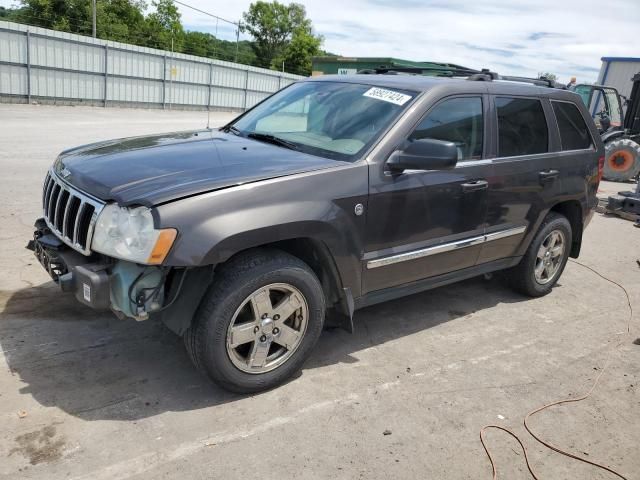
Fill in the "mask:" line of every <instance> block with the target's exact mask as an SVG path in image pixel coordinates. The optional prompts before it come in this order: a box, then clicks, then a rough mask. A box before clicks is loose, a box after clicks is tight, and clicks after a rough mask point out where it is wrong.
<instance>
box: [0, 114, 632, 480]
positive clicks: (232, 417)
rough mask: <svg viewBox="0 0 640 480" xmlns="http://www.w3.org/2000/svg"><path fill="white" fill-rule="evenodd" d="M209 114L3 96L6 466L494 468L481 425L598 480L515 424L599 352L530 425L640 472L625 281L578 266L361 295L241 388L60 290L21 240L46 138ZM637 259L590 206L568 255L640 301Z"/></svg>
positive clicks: (466, 475)
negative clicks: (283, 379) (276, 372)
mask: <svg viewBox="0 0 640 480" xmlns="http://www.w3.org/2000/svg"><path fill="white" fill-rule="evenodd" d="M228 118H230V116H229V115H226V116H224V115H221V114H215V115H213V116H212V119H213V121H212V123H214V124H221V123H222V122H223V121H224V120H226V119H228ZM205 123H206V114H205V113H201V112H163V111H144V110H117V109H100V108H93V109H91V108H78V107H76V108H73V107H68V108H67V107H37V106H24V105H20V106H11V105H0V165H1V166H2V175H1V176H0V220H1V225H2V228H1V229H0V240H1V244H0V245H1V247H2V248H1V249H0V272H1V275H0V423H1V424H2V428H1V429H0V478H7V479H16V478H29V479H36V478H38V479H59V478H65V479H66V478H71V479H85V478H86V479H89V478H90V479H120V478H131V479H158V478H188V479H192V478H194V479H195V478H203V479H204V478H228V479H235V478H258V477H259V478H268V479H270V478H294V477H295V478H298V479H307V478H332V479H353V478H366V479H383V478H384V479H386V478H401V479H405V478H406V479H413V478H416V479H417V478H420V479H423V478H424V479H453V478H456V479H457V478H461V479H474V480H475V479H484V478H487V479H490V478H491V469H490V466H489V463H488V461H487V459H486V457H485V453H484V451H483V449H482V446H481V444H480V442H479V437H478V434H479V431H480V429H481V427H482V426H483V425H485V424H488V423H497V424H499V425H503V426H506V427H509V428H513V429H514V431H515V432H516V433H518V434H519V435H521V437H522V439H523V441H524V442H525V445H526V446H527V448H528V449H529V452H530V456H531V459H532V463H533V466H534V469H535V470H536V471H537V473H538V475H539V477H540V478H542V479H554V480H558V479H576V478H579V479H596V478H598V479H600V478H601V479H609V478H614V477H613V476H612V475H611V474H605V473H600V472H598V471H596V470H594V469H592V468H588V467H586V466H585V465H583V464H581V463H578V462H576V461H573V460H570V459H568V458H565V457H562V456H560V455H558V454H556V453H554V452H551V451H549V450H547V449H545V448H542V447H541V446H540V445H539V444H537V443H535V442H534V441H533V439H532V438H531V437H530V436H528V435H527V434H526V432H525V431H524V429H523V427H522V419H523V417H524V416H525V414H526V413H527V412H529V411H530V410H532V409H534V408H536V407H538V406H540V405H542V404H544V403H547V402H550V401H553V400H557V399H561V398H564V397H567V396H573V397H575V396H577V395H580V394H581V393H583V392H585V391H587V390H588V389H589V387H590V386H591V385H592V383H593V381H594V379H595V378H596V376H597V375H598V374H599V373H600V371H601V370H600V369H602V368H603V366H604V365H605V364H606V363H607V361H608V362H609V363H608V367H607V369H606V371H605V372H604V375H603V376H602V378H601V380H600V383H599V384H598V386H597V388H596V389H595V391H594V392H593V395H592V396H591V397H590V398H588V399H587V400H585V401H583V402H580V403H575V404H570V405H566V406H561V407H555V408H552V409H550V410H547V411H545V412H543V413H541V414H539V415H538V416H536V417H534V418H533V419H532V420H531V424H532V426H533V427H534V428H535V430H536V432H538V434H539V435H540V436H541V437H542V438H544V439H547V440H548V441H550V442H552V443H554V444H556V445H558V446H562V447H563V448H566V449H569V450H571V451H573V452H576V454H577V455H579V456H581V457H583V458H586V459H590V460H593V461H600V462H603V463H605V464H606V465H609V466H611V467H613V468H615V469H617V470H618V471H620V472H621V473H622V474H624V475H626V476H627V478H630V479H631V478H638V475H639V473H638V472H640V456H639V455H638V447H639V445H640V393H639V391H640V389H639V388H638V383H639V382H640V341H638V340H636V339H637V338H638V337H639V336H640V334H639V333H638V332H640V328H639V326H638V321H639V320H640V318H638V317H637V316H636V318H635V319H634V320H633V322H632V325H631V335H628V334H626V330H627V322H628V318H629V310H628V307H627V303H626V299H625V295H624V293H623V292H622V291H621V290H620V289H618V288H617V287H615V286H613V285H611V284H610V283H608V282H606V281H605V280H603V279H602V278H600V277H599V276H597V275H596V274H594V273H592V272H591V271H589V270H587V269H585V268H583V267H582V266H580V265H577V264H575V263H570V264H569V265H568V266H567V269H566V271H565V273H564V275H563V277H562V279H561V281H560V284H559V285H558V287H557V288H555V289H554V290H553V292H552V293H551V294H550V295H548V296H546V297H544V298H540V299H536V300H530V299H526V298H523V297H521V296H519V295H517V294H515V293H512V292H511V291H510V290H509V289H508V288H507V287H506V286H505V285H504V284H503V283H502V282H500V281H499V280H498V279H493V280H490V281H487V280H484V279H474V280H470V281H466V282H463V283H460V284H456V285H452V286H449V287H444V288H440V289H437V290H434V291H430V292H426V293H422V294H418V295H414V296H411V297H408V298H405V299H401V300H396V301H393V302H389V303H386V304H382V305H378V306H375V307H370V308H367V309H365V310H362V311H359V312H358V313H357V314H356V318H355V322H356V332H355V334H353V335H349V334H347V333H345V332H343V331H337V330H336V331H327V332H325V333H324V334H323V336H322V338H321V341H320V343H319V345H318V347H317V349H316V351H315V354H314V355H313V357H312V358H311V359H310V361H309V362H307V364H306V366H305V367H304V369H303V371H302V373H301V374H300V375H299V377H298V378H296V379H294V380H293V381H291V382H289V383H288V384H286V385H284V386H282V387H280V388H278V389H275V390H273V391H270V392H266V393H263V394H259V395H254V396H248V397H242V396H236V395H231V394H229V393H226V392H224V391H222V390H220V389H219V388H217V387H215V386H213V385H212V384H210V383H209V382H208V381H207V380H206V379H205V378H203V377H202V376H200V375H199V374H198V373H196V372H195V371H194V369H193V368H192V367H191V365H190V363H189V360H188V359H187V355H186V353H185V351H184V349H183V346H182V343H181V340H180V339H178V338H176V337H175V336H174V335H172V334H171V333H169V332H168V331H167V330H166V329H164V328H163V327H162V326H161V325H158V324H155V323H153V322H152V321H148V322H142V323H136V322H133V321H121V320H117V319H116V318H115V317H114V316H112V315H111V314H96V313H94V312H93V311H91V310H90V309H88V308H85V307H83V306H81V305H80V304H78V303H77V302H76V301H75V300H74V299H73V298H70V297H69V296H67V295H64V294H61V293H60V292H58V290H57V289H56V287H55V286H54V285H53V284H52V282H50V281H49V279H48V277H47V275H46V274H45V273H44V271H43V270H42V268H41V267H40V266H39V265H38V264H37V263H36V262H35V260H34V258H33V257H32V255H31V254H30V252H28V251H26V250H24V248H23V247H24V245H25V244H26V242H27V240H28V239H29V237H30V235H31V233H32V228H31V225H32V223H33V220H34V219H35V218H36V217H37V216H38V214H39V208H40V207H39V205H40V191H41V182H42V180H43V177H44V175H45V172H46V169H47V167H48V166H49V164H50V163H51V162H52V160H53V159H54V157H55V155H56V153H57V152H58V151H60V150H61V149H63V148H65V147H69V146H73V145H76V144H81V143H87V142H91V141H95V140H99V139H107V138H113V137H120V136H125V135H138V134H144V133H151V132H159V131H170V130H184V129H189V128H197V127H202V126H204V125H205ZM630 188H632V186H631V185H619V184H603V190H605V191H611V192H615V191H617V190H620V189H625V190H628V189H630ZM638 259H640V230H638V229H637V228H634V227H633V226H632V223H631V222H628V221H624V220H621V219H618V218H615V217H604V216H602V215H600V214H597V215H596V217H595V218H594V220H593V222H592V223H591V225H590V226H589V228H588V230H587V232H586V237H585V240H584V245H583V252H582V255H581V257H580V259H579V260H580V262H583V263H585V264H587V265H589V266H591V267H593V268H595V269H597V270H598V271H599V272H601V273H602V274H603V275H606V276H608V277H610V278H612V279H613V280H615V281H617V282H619V283H621V284H623V285H624V286H625V287H626V289H627V290H628V291H629V294H630V296H631V302H632V303H633V304H634V306H635V307H636V309H637V310H638V312H639V313H640V265H639V264H638V263H637V260H638ZM634 340H635V341H636V343H635V344H634ZM618 344H619V347H617V348H616V345H618ZM385 431H386V432H387V434H384V432H385ZM487 436H488V441H489V443H490V447H491V449H492V451H493V452H494V455H495V457H496V460H497V464H498V469H499V473H500V478H508V479H525V478H530V477H529V476H528V474H527V473H526V469H525V464H524V458H523V455H522V452H521V451H520V450H519V449H518V446H517V444H516V443H515V441H514V440H513V439H511V438H510V437H508V436H507V435H505V434H503V433H500V432H497V431H490V432H488V434H487Z"/></svg>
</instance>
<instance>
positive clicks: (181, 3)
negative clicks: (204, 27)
mask: <svg viewBox="0 0 640 480" xmlns="http://www.w3.org/2000/svg"><path fill="white" fill-rule="evenodd" d="M173 2H174V3H177V4H178V5H182V6H183V7H187V8H190V9H191V10H195V11H196V12H200V13H202V14H204V15H208V16H210V17H213V18H215V19H216V20H222V21H223V22H227V23H230V24H231V25H235V26H236V27H238V28H240V22H232V21H231V20H227V19H226V18H222V17H219V16H218V15H214V14H213V13H209V12H205V11H204V10H200V9H199V8H196V7H192V6H191V5H188V4H186V3H184V2H180V1H178V0H173Z"/></svg>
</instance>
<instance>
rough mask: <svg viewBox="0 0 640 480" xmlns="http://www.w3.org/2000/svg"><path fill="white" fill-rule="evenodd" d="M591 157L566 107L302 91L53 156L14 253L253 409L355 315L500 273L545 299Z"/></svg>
mask: <svg viewBox="0 0 640 480" xmlns="http://www.w3.org/2000/svg"><path fill="white" fill-rule="evenodd" d="M603 155H604V148H603V145H602V142H601V140H600V137H599V135H598V132H597V130H596V128H595V125H594V124H593V122H592V120H591V118H590V116H589V113H588V112H587V111H586V110H585V107H584V106H583V104H582V102H581V101H580V97H578V95H576V94H574V93H571V92H568V91H563V90H559V89H555V88H544V87H539V86H532V85H526V84H524V83H515V82H506V81H473V80H464V79H441V78H432V77H425V76H415V75H353V76H340V77H338V76H327V77H322V78H319V79H317V78H312V79H309V80H306V81H303V82H299V83H296V84H293V85H291V86H289V87H287V88H285V89H284V90H281V91H280V92H278V93H276V94H274V95H273V96H271V97H269V98H268V99H266V100H265V101H263V102H262V103H260V104H259V105H257V106H256V107H254V108H253V109H251V110H249V111H247V112H246V113H244V114H243V115H241V116H239V117H238V118H237V119H236V120H234V121H233V122H231V123H230V124H228V125H226V126H225V127H223V128H221V129H219V130H203V131H197V132H181V133H172V134H166V135H158V136H151V137H137V138H128V139H122V140H116V141H109V142H103V143H98V144H92V145H86V146H82V147H78V148H74V149H71V150H67V151H65V152H62V153H61V154H60V156H59V157H58V158H57V160H56V161H55V163H54V164H53V166H52V167H51V169H50V171H49V172H48V174H47V175H46V179H45V182H44V187H43V195H42V199H43V218H41V219H39V220H38V221H37V222H36V232H35V235H34V240H33V241H31V242H30V244H29V247H30V248H31V249H32V250H34V252H35V254H36V256H37V257H38V259H39V260H40V262H41V263H42V265H43V266H44V267H45V268H46V269H47V270H48V271H49V273H50V274H51V276H52V277H53V279H54V280H55V281H56V282H58V283H59V284H60V286H61V288H62V290H64V291H69V292H72V293H74V294H75V296H76V297H77V299H78V300H79V301H80V302H83V303H85V304H87V305H90V306H92V307H94V308H96V309H111V310H112V311H113V312H115V313H116V315H118V316H120V317H122V318H124V317H129V318H133V319H136V320H146V319H150V320H149V321H163V322H164V323H165V324H166V325H167V326H168V327H169V328H170V329H171V330H173V331H174V332H175V333H177V334H178V335H182V336H184V340H185V344H186V346H187V350H188V351H189V354H190V356H191V358H192V359H193V362H194V363H195V365H196V366H197V367H198V368H200V369H201V370H202V371H204V372H205V373H206V374H207V375H208V376H209V377H210V378H211V379H213V380H214V381H215V382H217V383H218V384H220V385H221V386H223V387H224V388H227V389H229V390H233V391H237V392H255V391H259V390H263V389H266V388H270V387H273V386H275V385H278V384H279V383H281V382H283V381H284V380H286V379H287V378H289V377H290V376H291V375H292V374H293V373H294V372H295V371H296V370H298V369H299V368H300V367H301V365H302V364H303V362H304V360H305V359H306V358H307V357H308V356H309V354H310V352H311V350H312V348H313V346H314V344H315V343H316V341H317V339H318V337H319V336H320V333H321V330H322V328H323V326H324V325H326V324H329V323H331V324H334V325H336V324H337V325H342V326H344V327H346V328H347V329H352V317H353V313H354V311H355V310H357V309H358V308H361V307H364V306H367V305H372V304H375V303H378V302H383V301H386V300H389V299H393V298H397V297H401V296H403V295H408V294H412V293H416V292H419V291H422V290H426V289H429V288H434V287H438V286H441V285H446V284H449V283H452V282H456V281H458V280H462V279H466V278H469V277H473V276H477V275H481V274H485V273H489V272H494V271H497V270H506V271H507V274H508V275H509V277H510V278H511V284H512V285H513V286H514V288H516V289H517V290H519V291H520V292H522V293H524V294H526V295H530V296H540V295H544V294H546V293H548V292H549V291H550V290H551V288H552V287H553V285H554V284H555V283H556V282H557V280H558V278H559V277H560V275H561V274H562V271H563V269H564V267H565V264H566V262H567V258H568V257H569V256H573V257H577V256H578V254H579V251H580V245H581V242H582V233H583V231H584V229H585V227H586V225H587V223H588V222H589V220H590V219H591V216H592V214H593V211H594V208H595V206H596V203H597V199H596V190H597V188H598V183H599V180H600V174H601V171H602V164H603V160H604V156H603ZM325 319H326V320H325Z"/></svg>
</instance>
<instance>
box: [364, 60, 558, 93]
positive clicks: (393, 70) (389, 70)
mask: <svg viewBox="0 0 640 480" xmlns="http://www.w3.org/2000/svg"><path fill="white" fill-rule="evenodd" d="M358 73H359V74H369V75H401V74H408V75H423V74H425V73H431V74H432V75H433V76H435V77H449V78H451V77H466V78H467V80H472V81H480V82H491V81H493V80H505V81H509V82H521V83H530V84H532V85H537V86H539V87H549V88H559V89H562V90H566V89H567V87H566V85H563V84H562V83H559V82H556V81H554V80H551V79H548V78H545V77H540V78H529V77H514V76H503V75H499V74H498V73H496V72H492V71H491V70H489V69H488V68H483V69H482V70H474V69H472V68H464V67H455V68H447V67H385V66H380V67H377V68H367V69H364V70H359V71H358Z"/></svg>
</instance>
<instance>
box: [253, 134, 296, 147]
mask: <svg viewBox="0 0 640 480" xmlns="http://www.w3.org/2000/svg"><path fill="white" fill-rule="evenodd" d="M247 137H249V138H253V139H254V140H258V141H261V142H267V143H272V144H274V145H278V146H280V147H284V148H288V149H289V150H298V146H297V145H296V144H295V143H293V142H289V141H287V140H285V139H284V138H280V137H276V136H275V135H270V134H268V133H258V132H251V133H247Z"/></svg>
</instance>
